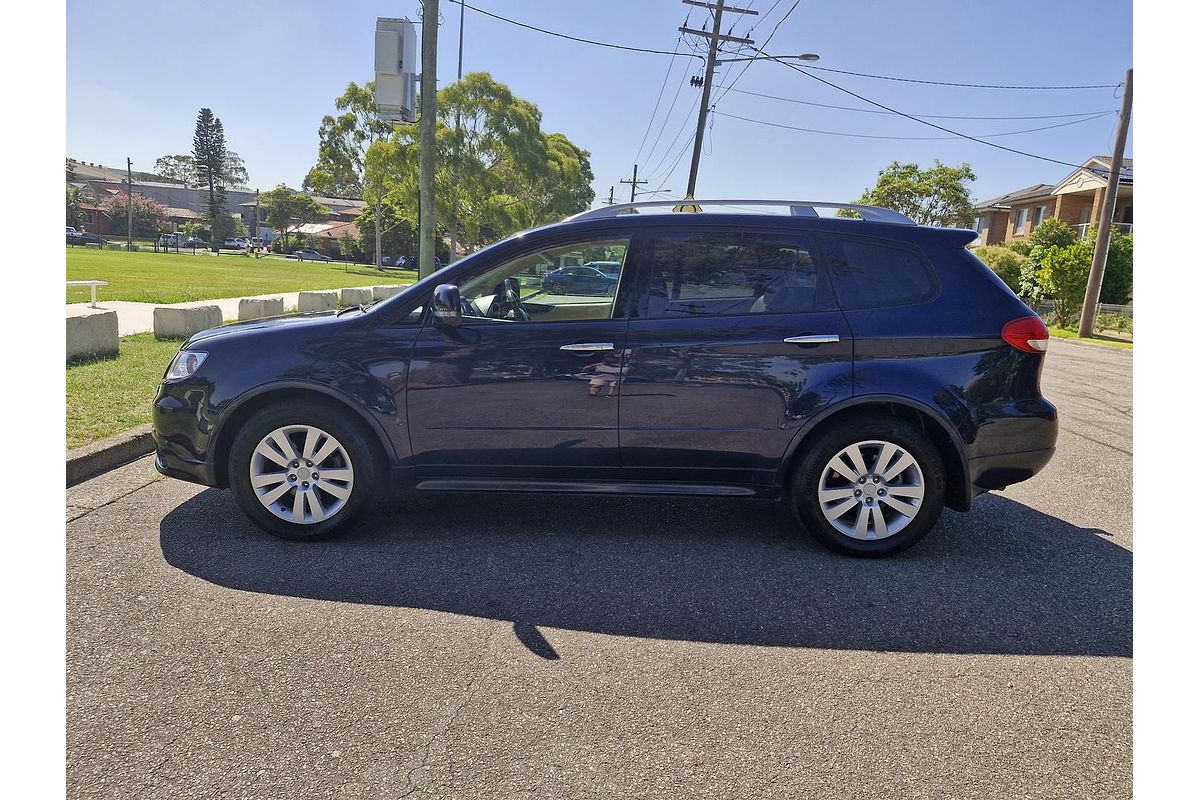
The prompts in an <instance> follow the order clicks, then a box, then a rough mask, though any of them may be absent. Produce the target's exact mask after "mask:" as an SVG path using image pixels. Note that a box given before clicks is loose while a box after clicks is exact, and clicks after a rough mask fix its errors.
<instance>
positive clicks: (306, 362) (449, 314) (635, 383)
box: [153, 201, 1058, 556]
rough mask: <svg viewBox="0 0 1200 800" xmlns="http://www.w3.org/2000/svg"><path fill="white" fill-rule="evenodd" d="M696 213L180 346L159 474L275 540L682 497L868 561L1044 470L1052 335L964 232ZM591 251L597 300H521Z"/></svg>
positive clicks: (158, 414) (588, 223)
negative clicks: (758, 506)
mask: <svg viewBox="0 0 1200 800" xmlns="http://www.w3.org/2000/svg"><path fill="white" fill-rule="evenodd" d="M698 202H700V203H702V205H703V208H704V209H705V211H704V212H701V213H691V214H672V213H654V212H655V211H665V210H666V209H667V208H669V207H670V205H671V203H665V204H664V203H659V202H657V201H655V202H650V203H638V204H636V205H635V207H636V208H638V209H639V210H640V212H639V213H638V214H637V215H636V216H635V215H631V214H622V213H619V212H622V211H623V210H625V209H626V208H628V206H624V205H617V206H606V207H604V208H601V209H596V210H594V211H589V212H585V213H584V214H581V215H578V216H577V217H575V218H573V219H571V220H568V221H565V222H562V223H558V224H555V225H550V226H547V227H544V228H540V229H537V230H534V231H528V232H525V233H523V234H520V235H517V236H513V237H511V238H509V239H507V240H505V241H503V242H500V243H497V244H495V245H493V246H492V247H489V248H487V249H484V250H481V251H479V252H477V253H475V254H473V255H471V256H468V257H466V258H464V259H462V260H460V261H458V262H456V263H455V264H452V265H450V266H449V267H447V268H446V269H445V270H444V271H442V272H441V273H440V274H437V275H433V276H430V277H428V278H426V279H424V280H421V281H418V282H417V283H415V284H413V285H412V286H410V287H408V288H407V289H405V290H404V291H402V292H401V293H399V294H398V295H396V296H394V297H392V298H390V299H388V300H386V301H382V302H379V303H376V304H370V305H368V306H365V307H362V306H358V307H355V308H352V309H344V310H342V311H340V312H338V313H336V314H327V315H305V316H297V317H283V318H278V319H274V320H267V321H263V320H256V321H254V322H248V323H245V324H234V325H229V326H224V327H220V328H215V329H212V330H209V331H205V332H202V333H199V334H196V335H195V336H193V337H192V338H191V339H190V340H188V341H187V342H186V343H185V344H184V345H183V347H182V348H181V349H180V351H179V352H178V354H177V355H176V356H175V358H174V360H173V362H172V363H171V364H170V366H169V367H168V369H167V372H166V375H165V376H164V379H163V382H162V385H161V386H160V388H159V391H158V396H157V399H156V401H155V403H154V409H153V411H154V440H155V443H156V448H157V457H156V466H157V468H158V470H159V472H161V473H163V474H164V475H169V476H173V477H176V478H181V479H184V480H189V481H195V482H198V483H201V484H205V485H209V486H217V487H229V488H230V489H231V490H232V492H233V495H234V497H235V498H236V500H237V502H238V503H239V505H240V506H241V508H242V510H243V511H244V512H245V514H246V515H247V516H248V517H249V518H250V519H251V520H253V521H254V522H255V523H256V524H258V525H259V526H261V527H262V528H264V529H265V530H267V531H270V532H271V533H274V534H276V535H279V536H281V537H285V538H289V539H298V540H310V539H317V538H321V537H326V536H329V535H331V534H334V533H336V532H338V531H341V530H344V529H346V526H347V525H349V523H350V522H351V521H352V520H353V519H354V518H355V517H356V516H357V515H358V514H360V513H361V512H362V511H363V510H364V509H366V508H367V507H368V505H369V504H371V503H372V502H373V501H375V500H378V499H380V498H381V496H382V495H383V494H384V493H386V492H390V491H406V492H407V491H416V492H447V491H451V492H453V491H462V492H486V491H495V492H513V491H521V492H557V493H561V492H577V493H581V494H587V493H592V494H594V493H600V494H619V493H628V494H643V495H644V494H664V495H672V496H674V495H680V494H694V495H705V496H720V497H729V498H737V497H745V498H762V499H770V500H776V501H782V502H785V503H786V504H787V505H788V506H789V507H790V509H791V510H792V511H793V512H794V513H795V515H796V517H797V518H798V520H799V522H800V526H799V527H801V528H804V529H807V530H808V531H809V532H810V533H811V534H812V535H813V536H814V537H815V538H816V539H817V540H818V541H820V542H821V543H822V544H824V545H826V546H828V547H830V548H833V549H835V550H838V551H840V552H844V553H850V554H854V555H862V556H882V555H887V554H890V553H895V552H898V551H900V550H903V549H905V548H907V547H910V546H912V545H913V544H915V543H916V542H917V541H918V540H920V539H921V538H922V537H923V536H925V535H926V533H928V532H929V530H930V529H931V528H932V527H933V525H934V523H935V522H936V521H937V519H938V517H939V515H940V514H941V513H942V510H943V507H944V506H949V507H950V508H952V509H954V510H956V511H968V510H969V509H970V507H971V503H972V501H973V500H974V498H975V497H976V496H978V495H980V494H982V493H984V492H988V491H991V490H997V489H1003V488H1005V487H1006V486H1009V485H1011V484H1014V483H1017V482H1019V481H1024V480H1027V479H1029V478H1031V477H1033V476H1034V475H1035V474H1036V473H1037V472H1038V471H1039V470H1040V469H1041V468H1042V467H1043V466H1045V465H1046V463H1047V462H1048V461H1049V460H1050V458H1051V456H1052V455H1053V453H1054V446H1055V439H1056V436H1057V429H1058V422H1057V412H1056V410H1055V408H1054V406H1053V405H1051V404H1050V403H1049V402H1048V401H1047V400H1046V399H1045V398H1044V397H1043V396H1042V394H1041V390H1040V385H1039V383H1040V375H1041V370H1042V366H1043V362H1044V359H1045V350H1046V346H1047V342H1048V335H1047V331H1046V327H1045V325H1044V324H1043V323H1042V321H1041V319H1040V318H1039V317H1037V316H1036V315H1035V314H1034V313H1033V312H1032V311H1031V310H1030V309H1029V308H1028V307H1027V306H1026V305H1025V304H1024V303H1022V302H1021V301H1020V300H1019V299H1018V298H1017V297H1016V296H1015V295H1014V294H1013V293H1012V292H1011V291H1010V290H1009V289H1008V288H1007V287H1006V286H1005V285H1004V284H1003V282H1001V281H1000V280H999V279H998V278H997V277H996V276H995V274H994V273H993V272H992V271H991V270H989V269H988V268H987V267H986V266H985V265H984V264H983V263H982V262H981V261H979V259H977V258H976V257H975V256H974V255H973V254H972V253H971V252H970V251H969V250H967V249H966V245H967V244H968V243H969V242H971V241H972V240H973V239H974V238H975V232H974V231H968V230H959V229H951V228H931V227H923V226H919V225H916V224H914V223H912V222H911V220H909V219H908V218H907V217H904V216H902V215H900V214H899V213H897V212H894V211H888V210H886V209H878V208H873V207H870V206H862V205H854V206H851V207H852V208H853V209H854V210H856V211H857V212H858V213H859V214H860V215H861V217H862V219H848V218H837V217H818V216H816V215H815V213H814V211H813V208H814V206H818V205H822V204H813V203H804V202H800V201H796V202H793V203H789V204H784V205H785V206H788V205H790V206H791V207H792V211H793V213H792V214H789V215H783V214H773V213H766V214H756V213H746V212H740V213H718V212H717V211H715V210H714V208H715V207H717V206H716V205H715V204H713V203H712V202H711V201H709V202H704V201H698ZM762 204H766V201H763V203H762ZM739 205H744V204H742V203H739ZM824 205H828V204H824ZM822 207H823V205H822ZM796 209H799V211H796ZM597 249H603V250H606V251H607V252H609V253H612V254H613V256H614V258H616V259H618V260H617V261H616V262H615V264H616V267H615V269H614V273H615V275H616V278H615V280H616V285H617V289H616V292H615V294H613V295H607V296H604V299H603V300H601V301H597V302H589V303H582V304H581V303H579V302H578V301H575V300H566V299H563V300H560V299H559V298H558V296H557V295H552V294H544V293H541V292H530V291H529V287H528V286H522V284H521V279H520V277H519V275H521V274H522V273H524V272H527V271H528V269H529V267H530V265H531V264H536V263H545V262H546V261H547V260H550V261H560V260H561V259H562V258H568V257H570V255H571V254H572V253H579V252H581V251H587V250H597ZM734 272H741V273H743V274H744V275H746V276H747V280H746V281H743V282H741V283H737V282H734V281H731V280H730V276H731V275H732V274H733V273H734ZM717 273H719V274H720V275H721V277H722V282H725V283H726V285H722V286H719V287H716V286H713V285H712V283H711V278H712V276H713V275H714V274H717ZM606 274H607V273H606ZM749 276H753V278H752V279H751V278H750V277H749ZM524 507H525V508H526V509H527V510H528V509H532V510H533V511H532V513H536V509H537V504H536V501H535V500H530V501H527V502H526V503H525V505H524ZM593 513H601V514H603V513H607V512H605V511H603V510H602V511H600V512H593ZM613 513H614V514H615V513H616V512H615V511H613ZM664 513H669V509H666V508H664ZM217 522H218V521H216V520H214V524H216V523H217ZM595 524H596V526H597V527H598V528H603V527H606V526H609V525H616V524H618V523H617V522H615V521H608V522H605V521H604V520H595Z"/></svg>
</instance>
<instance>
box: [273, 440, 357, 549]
mask: <svg viewBox="0 0 1200 800" xmlns="http://www.w3.org/2000/svg"><path fill="white" fill-rule="evenodd" d="M250 486H251V488H252V489H253V490H254V494H255V496H257V497H258V501H259V502H260V503H262V504H263V507H264V508H266V509H267V510H268V511H270V512H271V513H272V514H274V515H275V516H276V517H279V518H280V519H282V520H284V521H285V522H291V523H294V524H296V525H313V524H316V523H318V522H324V521H325V520H327V519H329V518H330V517H332V516H334V515H335V514H337V513H338V512H339V511H341V510H342V508H344V507H345V505H346V501H348V500H349V499H350V494H351V492H352V491H353V490H354V465H353V464H352V463H351V461H350V455H349V453H347V452H346V448H345V447H343V446H342V444H341V443H340V442H339V441H338V440H337V439H335V438H334V437H333V436H331V435H330V434H329V433H327V432H326V431H323V430H321V429H320V428H317V427H314V426H312V425H288V426H285V427H282V428H276V429H275V430H273V431H271V432H270V433H268V434H267V435H266V436H264V437H263V438H262V440H261V441H260V442H259V443H258V446H257V447H255V448H254V453H253V455H252V456H251V457H250Z"/></svg>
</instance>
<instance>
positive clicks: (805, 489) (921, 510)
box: [790, 417, 946, 556]
mask: <svg viewBox="0 0 1200 800" xmlns="http://www.w3.org/2000/svg"><path fill="white" fill-rule="evenodd" d="M801 447H804V448H805V452H804V455H803V456H802V457H801V460H800V462H799V464H798V465H797V468H796V470H795V471H794V473H793V477H792V484H791V487H790V490H791V502H792V507H793V509H794V510H795V512H796V515H797V516H798V517H799V518H800V521H801V523H803V525H804V527H805V528H807V529H808V531H809V532H810V533H811V534H812V535H813V536H814V537H815V538H816V539H817V541H819V542H820V543H821V544H823V545H825V546H826V547H829V548H831V549H833V550H837V551H839V552H842V553H848V554H850V555H857V556H887V555H891V554H893V553H898V552H900V551H902V550H906V549H907V548H909V547H912V546H913V545H914V544H916V543H917V542H919V541H920V540H921V539H922V538H923V537H924V536H925V535H926V534H927V533H929V531H930V530H931V529H932V528H933V525H934V523H936V522H937V519H938V517H939V516H940V515H941V513H942V507H943V503H944V498H945V483H946V477H945V468H944V466H943V464H942V459H941V455H940V454H939V453H938V450H937V448H936V447H935V446H934V445H933V443H932V442H930V441H929V439H928V437H926V436H925V434H924V433H922V432H921V431H920V430H919V429H917V428H915V427H913V426H912V425H910V424H908V423H906V422H903V421H901V420H897V419H889V418H882V417H880V418H856V419H854V420H850V421H847V422H846V423H843V424H839V425H835V426H834V427H832V428H830V429H829V430H827V431H825V432H824V433H822V434H820V435H819V436H818V437H817V439H816V440H814V441H813V442H812V443H811V445H809V444H808V443H805V444H802V445H801Z"/></svg>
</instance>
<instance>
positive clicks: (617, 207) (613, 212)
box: [563, 200, 917, 225]
mask: <svg viewBox="0 0 1200 800" xmlns="http://www.w3.org/2000/svg"><path fill="white" fill-rule="evenodd" d="M678 205H689V206H702V205H710V206H773V207H777V208H778V207H785V208H788V209H790V212H791V215H792V216H794V217H815V216H817V209H818V208H839V209H840V208H845V209H849V210H851V211H857V212H858V214H859V216H861V217H862V218H863V219H864V220H869V221H871V222H891V223H893V224H896V225H916V224H917V223H916V222H914V221H913V220H912V219H910V218H909V217H907V216H905V215H904V214H901V213H900V212H899V211H893V210H892V209H890V208H880V207H879V206H867V205H862V204H860V203H823V202H818V201H814V200H646V201H642V202H636V203H616V204H614V205H611V206H601V207H600V208H593V209H592V210H590V211H583V212H581V213H579V214H575V215H574V216H571V217H567V218H566V219H565V220H563V221H564V222H575V221H578V220H585V219H605V218H608V217H615V216H617V215H618V214H636V213H638V211H637V210H638V209H639V208H662V207H666V206H671V207H674V206H678Z"/></svg>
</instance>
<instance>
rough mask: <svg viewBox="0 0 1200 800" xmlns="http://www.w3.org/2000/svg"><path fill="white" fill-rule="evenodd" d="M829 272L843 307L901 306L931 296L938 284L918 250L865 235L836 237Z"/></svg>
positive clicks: (830, 256) (830, 254) (833, 241)
mask: <svg viewBox="0 0 1200 800" xmlns="http://www.w3.org/2000/svg"><path fill="white" fill-rule="evenodd" d="M829 250H830V252H829V274H830V275H831V276H832V277H833V287H834V291H835V292H836V293H837V298H838V302H839V303H840V304H841V306H842V308H879V307H882V306H901V305H907V304H909V303H919V302H921V301H923V300H929V299H931V298H932V297H933V295H934V292H935V291H936V284H935V283H934V280H933V275H932V273H931V272H930V271H929V267H928V266H927V265H926V263H925V259H924V258H922V257H921V256H920V255H919V254H918V253H917V252H915V251H914V250H911V249H909V248H907V247H904V246H903V245H899V244H888V243H886V242H874V241H868V240H865V239H849V238H847V239H834V240H832V241H831V243H830V248H829Z"/></svg>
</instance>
